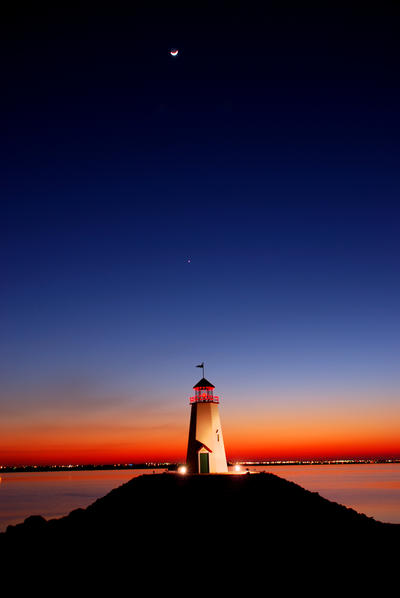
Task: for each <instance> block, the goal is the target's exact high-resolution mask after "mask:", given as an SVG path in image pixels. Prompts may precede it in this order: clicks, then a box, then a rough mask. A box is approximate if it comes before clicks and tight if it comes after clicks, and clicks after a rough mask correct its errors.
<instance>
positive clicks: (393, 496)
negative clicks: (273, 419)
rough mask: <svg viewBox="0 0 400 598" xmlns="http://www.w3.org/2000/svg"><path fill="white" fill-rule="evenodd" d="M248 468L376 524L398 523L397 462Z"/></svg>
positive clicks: (399, 467)
mask: <svg viewBox="0 0 400 598" xmlns="http://www.w3.org/2000/svg"><path fill="white" fill-rule="evenodd" d="M244 469H246V468H244ZM248 469H249V470H250V471H267V472H269V473H274V474H275V475H278V476H279V477H281V478H285V479H286V480H290V481H291V482H295V483H296V484H299V485H300V486H302V487H303V488H306V489H307V490H311V491H313V492H318V493H319V494H320V495H321V496H323V497H324V498H328V499H329V500H332V501H335V502H338V503H340V504H342V505H345V506H346V507H351V508H352V509H354V510H355V511H358V513H364V514H365V515H368V516H369V517H374V519H376V520H378V521H384V522H385V523H400V463H379V464H363V465H288V466H284V465H282V466H272V467H249V468H248Z"/></svg>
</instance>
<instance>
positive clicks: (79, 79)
mask: <svg viewBox="0 0 400 598" xmlns="http://www.w3.org/2000/svg"><path fill="white" fill-rule="evenodd" d="M56 4H57V7H56V8H53V9H46V10H45V9H43V10H42V9H40V7H39V8H38V6H37V5H36V4H35V6H34V7H31V8H30V9H28V8H26V9H25V11H21V10H20V9H19V11H18V13H17V12H15V13H12V12H10V13H9V14H4V15H3V18H2V23H1V31H0V34H1V35H0V38H1V40H0V49H1V52H0V56H1V61H2V65H1V69H2V70H1V72H2V78H1V79H2V80H1V85H2V91H1V97H0V105H1V138H2V143H1V150H0V151H1V160H0V179H1V213H0V266H1V278H0V414H1V417H0V464H13V463H65V462H68V463H78V462H80V463H84V462H92V463H93V462H138V461H144V460H153V459H154V460H164V459H171V460H184V458H185V452H186V442H187V433H188V425H189V409H190V407H189V402H188V397H189V396H190V394H191V388H192V386H193V384H194V383H195V382H196V381H197V379H198V378H199V377H200V376H199V373H201V371H200V370H196V369H195V367H194V366H195V365H196V364H197V363H200V362H201V361H205V363H206V377H207V378H209V379H210V380H211V381H212V382H213V383H214V384H215V386H216V392H217V394H219V395H220V396H221V397H222V401H221V417H222V424H223V429H224V439H225V445H226V450H227V456H228V458H229V459H239V458H240V459H246V458H249V459H250V458H254V459H256V458H258V459H263V458H265V459H269V458H276V459H280V458H300V457H357V456H384V457H387V456H397V457H400V436H399V429H400V402H399V390H400V373H399V349H400V319H399V305H400V279H399V257H400V230H399V229H400V227H399V218H400V205H399V191H400V178H399V149H400V147H399V146H400V126H399V125H400V118H399V109H398V107H399V105H400V80H399V68H398V56H399V55H400V54H399V51H400V47H399V46H400V43H399V36H398V31H399V26H400V19H399V14H398V9H396V8H395V7H394V5H393V6H392V5H390V4H387V5H385V6H382V5H379V7H377V6H376V7H375V9H374V10H375V12H374V11H373V9H371V8H367V7H365V6H364V7H362V8H360V7H357V6H356V4H355V3H354V5H352V7H349V6H347V5H346V7H345V8H344V7H343V8H340V6H339V8H338V4H337V3H335V8H329V4H328V3H323V4H324V7H323V8H321V7H319V8H317V9H316V8H315V7H312V6H311V4H310V5H307V3H306V5H304V4H303V3H301V4H302V6H301V7H299V6H297V7H296V8H293V6H292V5H291V4H285V5H284V6H283V3H282V2H276V3H274V2H271V3H260V5H261V4H263V5H264V4H265V6H263V12H261V8H257V7H256V8H255V7H254V6H253V5H252V3H247V2H246V3H245V2H243V3H232V2H229V3H222V2H221V3H218V5H219V8H218V9H216V8H215V6H213V4H215V3H210V4H208V3H201V4H200V3H199V4H198V6H197V8H195V7H194V5H193V4H192V3H186V8H185V6H183V7H182V6H180V5H179V4H177V3H171V4H167V3H165V6H164V8H163V9H162V10H161V9H158V10H155V9H154V7H153V10H152V11H150V9H148V10H146V8H143V7H142V8H140V9H132V8H131V9H128V8H127V7H126V6H124V5H122V4H121V5H119V4H118V3H116V4H114V3H113V5H112V7H111V8H110V5H109V4H107V5H103V4H101V3H96V4H93V5H91V4H90V3H85V8H84V9H82V7H81V8H80V9H79V10H78V9H77V8H76V7H74V6H73V5H72V4H69V5H68V7H64V8H63V9H61V7H60V5H59V4H58V3H56ZM133 4H135V3H133ZM188 4H190V5H191V6H190V7H189V8H188V7H187V5H188ZM255 4H257V3H255ZM297 4H299V3H297ZM332 6H334V5H333V4H332ZM360 6H361V5H360ZM109 10H111V11H112V12H111V13H109V12H108V11H109ZM257 11H258V12H257ZM173 47H177V48H179V49H180V55H179V56H178V58H176V59H174V58H172V57H171V56H170V55H169V53H168V51H169V49H170V48H173ZM189 260H190V262H189Z"/></svg>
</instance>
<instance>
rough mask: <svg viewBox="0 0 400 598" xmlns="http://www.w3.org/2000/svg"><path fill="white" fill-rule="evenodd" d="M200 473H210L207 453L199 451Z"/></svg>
mask: <svg viewBox="0 0 400 598" xmlns="http://www.w3.org/2000/svg"><path fill="white" fill-rule="evenodd" d="M200 473H210V463H209V459H208V453H200Z"/></svg>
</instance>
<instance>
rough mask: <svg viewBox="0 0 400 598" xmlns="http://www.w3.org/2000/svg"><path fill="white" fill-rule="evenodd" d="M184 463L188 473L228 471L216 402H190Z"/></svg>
mask: <svg viewBox="0 0 400 598" xmlns="http://www.w3.org/2000/svg"><path fill="white" fill-rule="evenodd" d="M186 465H187V468H188V472H189V473H226V472H227V471H228V466H227V463H226V455H225V446H224V439H223V436H222V428H221V420H220V417H219V410H218V404H217V403H212V402H204V403H201V402H199V403H193V404H192V407H191V413H190V426H189V440H188V448H187V456H186Z"/></svg>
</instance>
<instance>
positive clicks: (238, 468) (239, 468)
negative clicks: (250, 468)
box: [234, 465, 242, 471]
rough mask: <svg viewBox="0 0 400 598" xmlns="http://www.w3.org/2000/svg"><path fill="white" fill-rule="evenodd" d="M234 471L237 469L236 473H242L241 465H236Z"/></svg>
mask: <svg viewBox="0 0 400 598" xmlns="http://www.w3.org/2000/svg"><path fill="white" fill-rule="evenodd" d="M234 469H235V471H241V469H242V468H241V467H240V465H235V468H234Z"/></svg>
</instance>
